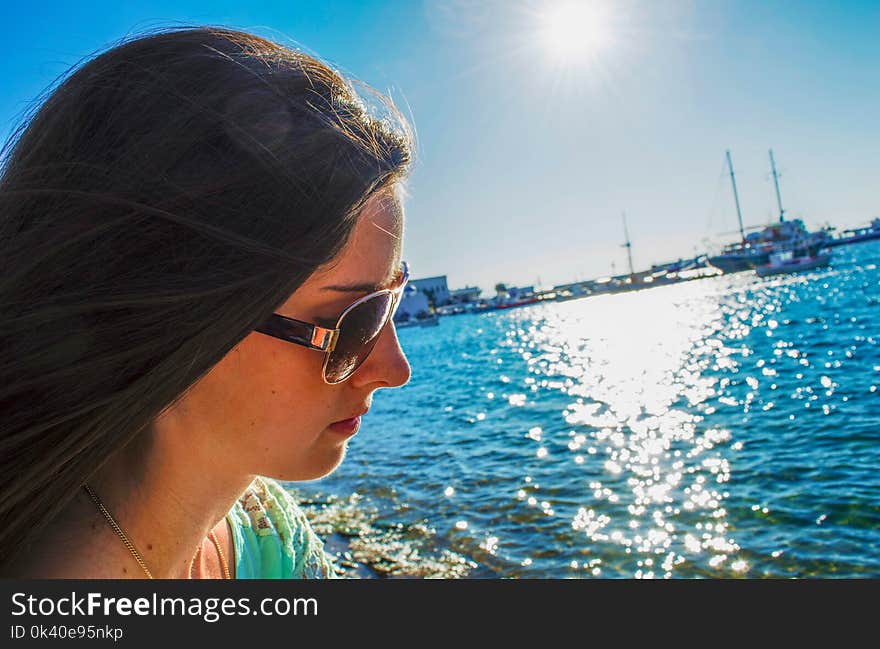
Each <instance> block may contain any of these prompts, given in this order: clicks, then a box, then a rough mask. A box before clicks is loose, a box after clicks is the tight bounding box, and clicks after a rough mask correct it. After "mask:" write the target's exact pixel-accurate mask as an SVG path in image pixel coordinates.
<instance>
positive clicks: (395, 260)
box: [313, 192, 403, 284]
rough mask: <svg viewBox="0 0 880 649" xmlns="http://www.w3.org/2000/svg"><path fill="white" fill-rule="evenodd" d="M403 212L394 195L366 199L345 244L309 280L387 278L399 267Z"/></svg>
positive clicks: (359, 280)
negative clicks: (338, 252) (333, 257)
mask: <svg viewBox="0 0 880 649" xmlns="http://www.w3.org/2000/svg"><path fill="white" fill-rule="evenodd" d="M402 243H403V209H402V206H401V202H400V198H399V196H398V195H397V193H396V192H383V193H382V194H378V195H376V196H373V197H372V198H370V200H369V201H367V203H366V205H365V206H364V209H363V210H361V213H360V214H359V215H358V217H357V223H356V224H355V226H354V230H353V231H352V234H351V237H350V238H349V240H348V243H347V244H346V245H345V247H344V248H343V249H342V251H341V253H340V254H339V255H337V257H336V258H335V259H334V260H333V261H332V262H330V264H328V265H327V266H326V267H325V268H321V269H318V271H317V272H316V273H315V274H314V276H313V279H316V280H318V281H319V282H321V281H323V282H324V283H328V282H329V283H333V284H339V283H351V282H364V281H375V282H380V281H382V280H387V279H389V278H391V277H392V276H393V275H394V274H395V273H396V272H397V269H398V267H399V266H400V253H401V247H402Z"/></svg>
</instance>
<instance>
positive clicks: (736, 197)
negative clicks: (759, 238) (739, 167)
mask: <svg viewBox="0 0 880 649" xmlns="http://www.w3.org/2000/svg"><path fill="white" fill-rule="evenodd" d="M725 153H726V154H727V167H728V169H730V182H731V184H733V199H734V200H735V201H736V218H737V219H739V235H740V237H742V240H743V241H745V240H746V233H745V230H743V215H742V210H740V209H739V193H738V192H737V191H736V178H734V176H733V163H732V162H731V161H730V150H729V149H728V150H727V151H725Z"/></svg>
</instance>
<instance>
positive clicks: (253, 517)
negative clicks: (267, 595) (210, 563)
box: [226, 477, 336, 579]
mask: <svg viewBox="0 0 880 649" xmlns="http://www.w3.org/2000/svg"><path fill="white" fill-rule="evenodd" d="M226 519H227V520H228V521H229V526H230V527H231V528H232V547H233V549H234V552H235V577H236V579H320V578H332V577H335V576H336V574H335V571H334V569H333V564H332V563H331V561H330V559H329V558H328V557H327V555H326V554H325V553H324V545H323V543H321V540H320V539H319V538H318V537H317V535H316V534H315V532H314V530H313V529H312V526H311V525H310V524H309V521H308V519H307V518H306V515H305V514H304V513H303V511H302V510H301V509H300V508H299V506H298V505H297V504H296V502H295V501H294V500H293V497H292V496H291V495H290V493H289V492H288V491H287V490H286V489H284V487H282V486H281V485H280V484H278V483H277V482H276V481H275V480H272V479H270V478H263V477H258V478H257V479H256V480H254V481H253V483H251V486H250V487H248V488H247V490H245V492H244V494H243V495H242V496H241V498H239V499H238V500H237V501H236V502H235V504H234V505H233V506H232V509H231V510H230V511H229V513H228V514H227V515H226Z"/></svg>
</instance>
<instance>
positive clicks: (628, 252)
mask: <svg viewBox="0 0 880 649" xmlns="http://www.w3.org/2000/svg"><path fill="white" fill-rule="evenodd" d="M623 234H624V236H625V237H626V243H625V244H623V247H624V248H626V256H627V258H628V259H629V274H630V276H632V275H635V274H636V273H635V271H634V270H633V256H632V244H631V243H630V241H629V230H628V229H627V227H626V212H624V213H623Z"/></svg>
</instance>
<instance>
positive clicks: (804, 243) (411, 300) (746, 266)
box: [395, 149, 880, 327]
mask: <svg viewBox="0 0 880 649" xmlns="http://www.w3.org/2000/svg"><path fill="white" fill-rule="evenodd" d="M768 153H769V158H770V168H771V173H772V178H773V184H774V188H775V196H776V201H777V206H778V220H777V221H776V222H773V223H770V224H767V225H765V226H760V227H758V228H752V231H750V232H747V231H746V230H747V228H746V227H745V226H744V225H743V215H742V209H741V206H740V200H739V192H738V190H737V184H736V176H735V174H734V169H733V162H732V159H731V155H730V151H726V152H725V159H726V161H727V167H728V171H729V176H730V182H731V187H732V191H733V198H734V204H735V207H736V214H737V220H738V224H739V235H740V238H739V239H738V240H737V241H734V242H730V243H727V244H725V245H724V246H723V248H722V250H721V251H720V252H719V253H717V254H711V253H709V252H705V253H702V254H698V255H696V256H695V257H693V258H689V259H678V260H676V261H673V262H666V263H661V264H653V265H652V266H651V267H650V268H648V269H646V270H635V268H634V267H633V259H632V242H631V241H630V236H629V228H628V226H627V221H626V215H625V214H624V215H623V234H624V239H625V241H624V243H623V244H622V247H623V248H625V249H626V252H627V261H628V267H629V272H628V273H624V274H617V275H607V276H602V277H597V278H594V279H590V280H584V281H577V282H571V283H567V284H560V285H557V286H553V287H552V288H550V289H540V288H536V287H535V286H519V287H517V286H508V285H507V284H504V283H498V284H496V286H495V294H494V295H491V296H489V297H483V296H482V291H481V289H480V288H478V287H475V286H468V287H465V288H462V289H457V290H450V289H449V288H448V286H447V280H446V276H445V275H443V276H435V277H427V278H420V279H414V280H411V281H410V283H409V286H408V287H407V290H406V292H405V294H404V297H403V299H402V301H401V305H400V307H399V309H398V311H397V314H396V315H395V325H396V326H397V327H409V326H419V327H428V326H435V325H437V324H438V322H439V320H440V318H442V317H447V316H454V315H462V314H467V313H484V312H487V311H497V310H505V309H511V308H517V307H525V306H530V305H535V304H540V303H543V302H565V301H568V300H576V299H581V298H586V297H595V296H600V295H608V294H617V293H625V292H631V291H641V290H645V289H650V288H658V287H661V286H670V285H674V284H681V283H683V282H691V281H694V280H700V279H708V278H712V277H717V276H719V275H722V274H727V275H729V274H732V273H741V272H754V273H755V274H756V275H757V276H758V277H771V276H776V275H780V274H786V273H795V272H800V271H807V270H813V269H818V268H824V267H826V266H828V264H829V263H830V262H831V259H832V249H833V248H839V247H841V246H847V245H852V244H856V243H862V242H865V241H871V240H874V239H880V217H877V218H874V219H873V220H872V221H871V223H870V224H869V225H867V226H864V227H860V228H853V229H847V230H843V231H842V232H841V233H840V234H837V233H836V228H834V227H833V226H832V227H825V228H822V229H818V230H813V231H810V230H809V229H808V228H807V227H806V226H805V225H804V222H803V220H802V219H800V218H793V219H792V218H787V217H786V210H785V209H784V208H783V203H782V195H781V192H780V188H779V176H778V173H777V170H776V161H775V158H774V156H773V150H772V149H771V150H769V152H768Z"/></svg>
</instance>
